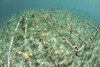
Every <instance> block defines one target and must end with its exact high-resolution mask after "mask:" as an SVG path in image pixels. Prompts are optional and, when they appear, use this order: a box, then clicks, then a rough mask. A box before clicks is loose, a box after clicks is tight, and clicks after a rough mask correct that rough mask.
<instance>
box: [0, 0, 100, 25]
mask: <svg viewBox="0 0 100 67" xmlns="http://www.w3.org/2000/svg"><path fill="white" fill-rule="evenodd" d="M99 6H100V0H0V22H1V21H2V20H5V19H7V18H9V17H11V16H12V15H13V14H14V13H16V12H17V11H22V10H31V9H38V8H63V9H67V10H71V11H74V12H77V13H80V14H83V15H86V16H88V17H89V18H91V20H94V21H96V23H97V24H100V23H99V22H100V15H99V12H100V8H99Z"/></svg>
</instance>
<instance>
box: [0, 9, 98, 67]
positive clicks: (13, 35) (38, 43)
mask: <svg viewBox="0 0 100 67" xmlns="http://www.w3.org/2000/svg"><path fill="white" fill-rule="evenodd" d="M18 14H19V13H18V12H17V13H16V16H14V17H13V18H11V19H10V20H9V21H8V22H7V23H6V24H5V25H4V27H2V29H1V31H0V67H99V66H100V32H99V29H100V28H99V27H98V26H97V25H96V24H94V22H92V21H90V20H89V19H87V18H86V17H84V16H80V15H78V14H75V13H73V12H70V11H66V10H56V9H47V10H46V9H44V10H43V9H40V10H33V11H25V12H23V15H21V16H17V15H18Z"/></svg>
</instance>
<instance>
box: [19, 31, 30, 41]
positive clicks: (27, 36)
mask: <svg viewBox="0 0 100 67" xmlns="http://www.w3.org/2000/svg"><path fill="white" fill-rule="evenodd" d="M21 33H22V34H23V35H24V36H26V39H29V37H28V36H27V35H26V34H25V33H24V32H23V31H21Z"/></svg>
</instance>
